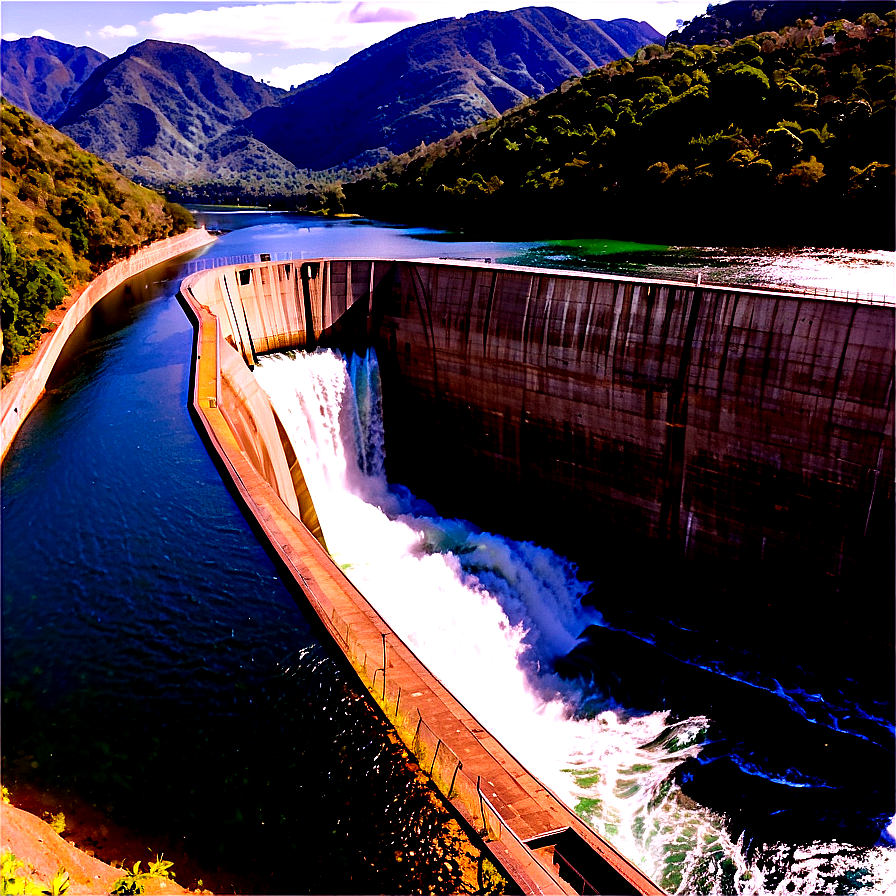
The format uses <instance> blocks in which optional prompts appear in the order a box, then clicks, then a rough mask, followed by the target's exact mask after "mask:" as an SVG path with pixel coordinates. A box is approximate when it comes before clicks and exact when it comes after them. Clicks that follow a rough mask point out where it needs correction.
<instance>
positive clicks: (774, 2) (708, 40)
mask: <svg viewBox="0 0 896 896" xmlns="http://www.w3.org/2000/svg"><path fill="white" fill-rule="evenodd" d="M893 5H894V4H893V2H892V0H884V2H880V0H861V2H857V0H758V2H757V0H732V2H730V3H717V4H712V3H710V4H709V5H708V6H707V9H706V13H705V14H704V15H700V16H695V17H694V18H693V19H691V21H690V22H688V23H687V24H685V26H684V27H683V28H682V29H681V30H680V31H673V32H671V33H670V34H669V35H668V40H670V41H675V42H677V43H683V44H686V45H687V46H694V45H696V44H713V43H715V42H716V41H718V40H730V41H735V40H738V39H739V38H741V37H746V36H748V35H751V34H757V33H760V32H765V31H780V30H781V29H782V28H785V27H787V26H788V25H793V24H795V23H796V21H797V19H802V20H803V21H805V20H806V19H814V20H815V24H816V25H818V26H819V27H820V26H822V25H824V24H825V23H826V22H830V21H833V20H834V19H839V18H845V19H847V20H851V21H855V19H857V18H858V17H859V16H860V15H861V14H862V13H866V12H873V13H875V14H877V15H878V16H886V14H887V13H888V12H890V11H891V10H892V9H893ZM660 43H662V41H660Z"/></svg>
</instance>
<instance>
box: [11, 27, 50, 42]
mask: <svg viewBox="0 0 896 896" xmlns="http://www.w3.org/2000/svg"><path fill="white" fill-rule="evenodd" d="M26 36H27V37H45V38H47V40H56V38H55V36H54V35H52V34H50V32H49V31H46V30H45V29H43V28H38V29H37V30H36V31H32V32H31V34H29V35H24V34H16V32H15V31H6V32H4V33H3V34H2V35H0V37H2V38H3V40H21V39H22V38H23V37H26Z"/></svg>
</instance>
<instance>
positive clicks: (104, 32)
mask: <svg viewBox="0 0 896 896" xmlns="http://www.w3.org/2000/svg"><path fill="white" fill-rule="evenodd" d="M97 35H98V36H99V37H136V36H137V29H136V28H135V27H134V26H133V25H122V26H121V27H120V28H116V27H115V26H114V25H104V26H103V27H102V28H100V30H99V31H97Z"/></svg>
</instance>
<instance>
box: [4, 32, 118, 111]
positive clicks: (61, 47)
mask: <svg viewBox="0 0 896 896" xmlns="http://www.w3.org/2000/svg"><path fill="white" fill-rule="evenodd" d="M108 58H109V57H108V56H104V55H103V54H102V53H99V52H97V51H96V50H92V49H91V48H90V47H74V46H72V45H71V44H64V43H60V42H59V41H58V40H48V39H47V38H45V37H22V38H19V40H13V41H9V40H4V41H0V72H2V84H3V96H5V97H6V98H7V99H8V100H9V101H10V102H11V103H13V104H14V105H16V106H18V107H19V108H20V109H24V110H25V111H26V112H30V113H31V114H32V115H36V116H37V117H38V118H40V119H42V120H43V121H46V122H50V123H52V122H53V121H55V120H56V119H57V118H58V117H59V116H60V115H61V114H62V110H63V109H64V108H65V106H66V104H67V103H68V101H69V99H70V98H71V96H72V94H73V93H74V92H75V91H76V90H77V89H78V88H79V87H80V86H81V85H82V84H83V83H84V82H85V81H86V80H87V78H88V77H89V75H90V74H91V72H92V71H93V70H94V69H95V68H97V67H98V66H99V65H101V64H102V63H103V62H105V61H106V60H107V59H108Z"/></svg>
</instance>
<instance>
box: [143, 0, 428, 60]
mask: <svg viewBox="0 0 896 896" xmlns="http://www.w3.org/2000/svg"><path fill="white" fill-rule="evenodd" d="M433 5H436V6H438V5H439V4H438V3H436V4H433ZM429 6H430V4H429V3H427V4H426V7H427V11H428V7H429ZM401 7H404V8H401ZM414 7H418V9H419V8H420V7H421V4H408V3H402V2H401V0H397V2H392V3H391V4H389V5H385V4H384V5H379V4H371V3H358V2H337V3H333V2H322V0H310V2H304V3H263V4H258V5H257V6H223V7H219V8H217V9H194V10H191V11H190V12H182V13H181V12H175V13H161V14H160V15H157V16H153V17H152V19H151V20H150V22H151V24H152V26H153V28H154V29H155V36H156V37H158V38H159V39H161V40H171V41H176V42H182V43H183V42H185V43H189V42H190V41H194V40H209V39H219V40H247V41H250V42H253V43H262V44H263V43H268V44H278V45H280V46H282V47H286V48H290V49H302V48H310V49H317V50H330V49H333V48H337V47H338V48H349V47H364V46H368V45H369V44H371V43H376V42H377V41H381V40H385V39H386V38H387V37H390V36H391V35H392V34H394V33H395V32H396V31H400V30H401V29H402V28H407V27H408V25H411V24H413V23H414V22H415V21H417V20H418V16H417V13H416V12H415V11H414ZM424 18H430V16H424Z"/></svg>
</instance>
